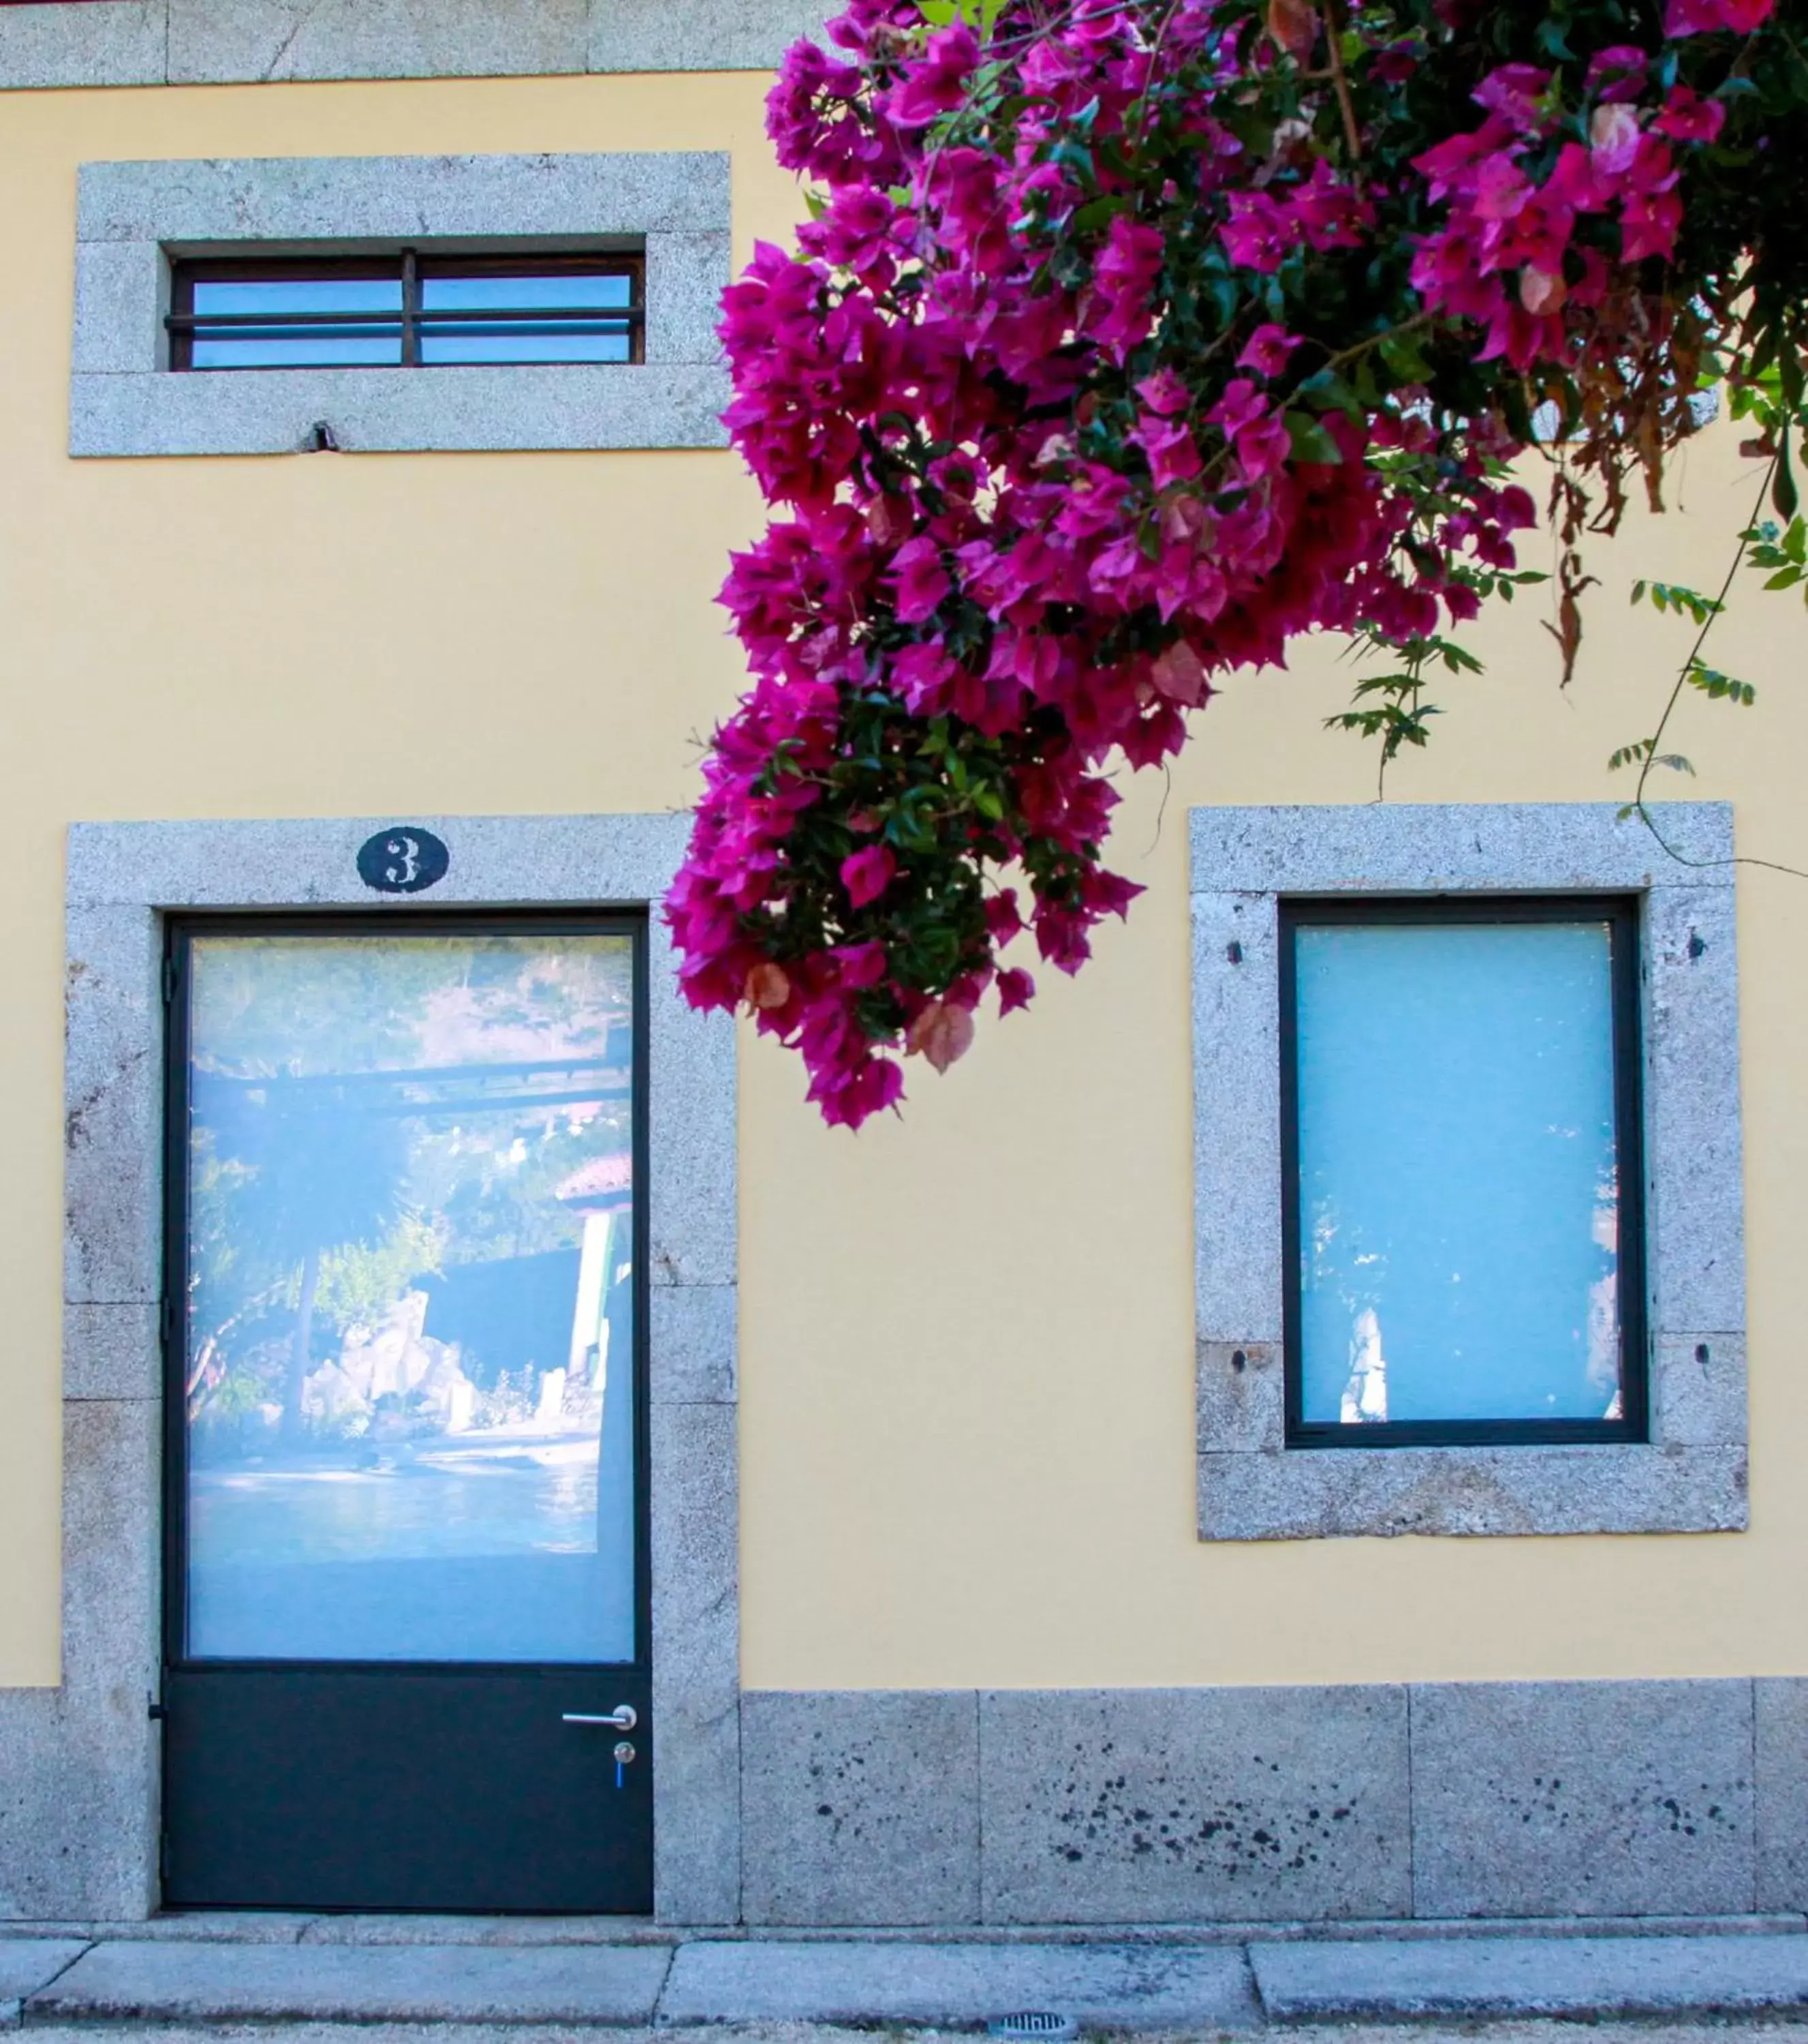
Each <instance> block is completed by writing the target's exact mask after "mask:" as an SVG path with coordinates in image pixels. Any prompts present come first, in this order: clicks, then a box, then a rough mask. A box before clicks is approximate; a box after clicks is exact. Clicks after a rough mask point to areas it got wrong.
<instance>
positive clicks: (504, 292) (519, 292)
mask: <svg viewBox="0 0 1808 2044" xmlns="http://www.w3.org/2000/svg"><path fill="white" fill-rule="evenodd" d="M632 292H633V284H632V280H631V279H629V278H628V277H626V276H613V277H597V276H584V275H551V276H543V277H509V276H488V277H485V276H477V277H449V276H440V277H436V276H425V277H423V278H422V279H421V280H420V309H421V315H422V317H421V324H420V359H421V361H422V362H423V363H426V364H432V363H454V362H627V361H628V360H630V359H631V350H632V338H631V333H630V331H629V328H628V323H627V321H626V320H625V318H623V317H620V315H621V314H624V313H626V312H627V310H628V307H629V305H631V302H632ZM458 313H464V314H468V315H470V317H466V318H463V319H457V320H448V319H447V317H445V316H446V315H447V314H458ZM497 313H524V314H526V315H528V317H527V318H526V319H515V320H509V319H504V318H497V317H494V316H495V315H496V314H497ZM486 314H487V315H489V317H487V318H486V317H485V315H486ZM612 314H613V315H616V317H611V315H612ZM561 315H562V317H561ZM524 328H526V329H527V330H525V331H524V330H523V329H524Z"/></svg>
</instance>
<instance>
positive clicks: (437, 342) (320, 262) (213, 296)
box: [165, 248, 646, 370]
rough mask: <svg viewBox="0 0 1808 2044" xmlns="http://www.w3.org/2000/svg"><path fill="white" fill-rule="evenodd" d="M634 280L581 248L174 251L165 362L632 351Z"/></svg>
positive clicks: (182, 366) (637, 291) (363, 360)
mask: <svg viewBox="0 0 1808 2044" xmlns="http://www.w3.org/2000/svg"><path fill="white" fill-rule="evenodd" d="M644 283H645V265H644V262H643V259H642V258H641V257H640V256H639V255H597V254H587V253H582V252H578V253H565V254H520V253H516V254H499V253H492V254H486V255H438V254H427V253H424V252H420V251H417V250H415V249H412V248H404V249H398V250H397V251H396V252H395V253H393V255H359V256H330V255H328V256H319V257H311V258H305V259H301V258H282V259H260V258H257V257H243V258H231V259H214V258H206V259H194V260H192V261H179V262H178V263H175V265H174V266H173V268H172V271H171V309H170V312H169V314H168V316H167V320H166V322H165V324H166V325H167V329H168V332H169V336H170V367H171V368H172V369H177V370H233V369H413V368H422V369H430V368H444V367H457V366H460V365H471V364H476V363H493V364H494V363H517V364H519V363H631V362H639V361H640V360H641V359H642V336H643V332H644V328H645V324H646V307H645V303H644Z"/></svg>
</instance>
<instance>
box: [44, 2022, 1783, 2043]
mask: <svg viewBox="0 0 1808 2044" xmlns="http://www.w3.org/2000/svg"><path fill="white" fill-rule="evenodd" d="M31 2030H32V2033H33V2034H32V2040H31V2044H94V2031H92V2030H91V2029H90V2028H88V2027H86V2026H82V2025H76V2026H63V2025H59V2024H52V2023H44V2024H36V2023H34V2024H33V2025H32V2026H31ZM874 2034H875V2033H874V2031H873V2030H872V2029H870V2028H867V2029H859V2030H852V2029H841V2028H837V2027H835V2026H834V2025H832V2024H829V2023H747V2024H736V2025H735V2026H733V2027H731V2028H728V2029H724V2028H721V2027H714V2026H712V2027H709V2028H708V2029H685V2028H678V2027H674V2028H660V2029H657V2030H648V2029H623V2030H612V2031H610V2032H609V2033H608V2044H729V2040H732V2044H873V2039H874ZM879 2034H881V2035H882V2036H883V2037H884V2038H886V2039H889V2040H892V2044H905V2040H907V2039H908V2040H915V2039H919V2038H920V2039H922V2040H923V2044H939V2040H940V2039H942V2038H946V2039H948V2040H949V2044H973V2038H972V2035H971V2033H969V2032H957V2031H943V2030H923V2029H914V2028H911V2027H908V2026H904V2025H888V2026H886V2027H885V2029H884V2030H883V2031H882V2032H881V2033H879ZM1168 2034H1170V2035H1172V2036H1174V2037H1176V2038H1180V2037H1185V2038H1188V2039H1189V2040H1190V2039H1198V2040H1200V2044H1215V2041H1216V2040H1218V2039H1220V2038H1222V2039H1224V2040H1225V2044H1249V2033H1248V2032H1247V2031H1244V2032H1242V2033H1235V2034H1233V2033H1230V2032H1226V2031H1208V2030H1188V2031H1173V2032H1170V2033H1168ZM1307 2034H1309V2036H1310V2038H1311V2044H1402V2033H1401V2031H1399V2029H1398V2028H1397V2027H1387V2026H1379V2027H1377V2026H1357V2027H1350V2026H1346V2025H1344V2024H1341V2023H1338V2024H1327V2025H1325V2026H1322V2027H1319V2026H1315V2027H1313V2029H1312V2030H1311V2031H1310V2032H1309V2033H1307ZM1407 2034H1408V2035H1409V2036H1410V2038H1411V2040H1412V2044H1443V2040H1445V2039H1447V2038H1449V2039H1461V2044H1808V2023H1761V2022H1734V2023H1590V2024H1588V2025H1587V2026H1586V2027H1579V2026H1578V2025H1576V2024H1575V2023H1464V2024H1462V2025H1461V2026H1459V2027H1452V2026H1449V2025H1445V2024H1433V2023H1426V2024H1423V2025H1419V2026H1416V2027H1415V2028H1413V2029H1412V2030H1411V2031H1410V2032H1408V2033H1407ZM346 2036H347V2033H346V2031H344V2029H343V2028H340V2027H335V2026H333V2025H331V2024H317V2023H281V2024H263V2025H258V2024H240V2023H229V2024H220V2023H207V2024H188V2025H182V2024H173V2025H167V2024H146V2023H122V2024H118V2025H116V2026H112V2027H109V2031H108V2033H107V2038H108V2044H346ZM21 2044H24V2041H23V2040H21ZM355 2044H597V2033H596V2032H595V2031H593V2030H588V2029H572V2028H560V2027H556V2026H547V2027H532V2028H521V2027H513V2026H509V2027H501V2026H497V2025H489V2026H486V2025H481V2024H451V2023H432V2024H421V2023H381V2024H373V2025H368V2026H362V2027H359V2030H358V2031H357V2033H356V2037H355Z"/></svg>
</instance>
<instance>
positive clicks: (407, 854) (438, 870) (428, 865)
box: [358, 824, 452, 894]
mask: <svg viewBox="0 0 1808 2044" xmlns="http://www.w3.org/2000/svg"><path fill="white" fill-rule="evenodd" d="M451 863H452V855H451V853H450V852H449V851H447V849H446V846H445V842H444V840H443V839H441V838H436V836H434V835H433V833H432V831H429V830H421V829H420V828H418V827H417V826H416V825H415V824H397V825H396V827H395V828H393V830H386V831H378V833H377V835H376V836H374V837H372V838H367V839H366V840H364V842H363V844H362V845H360V846H359V848H358V877H359V879H360V880H362V881H363V883H364V885H365V886H367V887H372V888H374V889H376V891H377V892H378V893H379V894H418V893H420V892H421V891H422V889H424V888H428V887H431V886H432V885H433V883H434V882H436V880H443V879H444V878H445V877H446V868H447V866H450V865H451Z"/></svg>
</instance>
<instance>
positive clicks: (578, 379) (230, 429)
mask: <svg viewBox="0 0 1808 2044" xmlns="http://www.w3.org/2000/svg"><path fill="white" fill-rule="evenodd" d="M730 205H731V201H730V164H729V158H728V156H727V153H726V152H722V151H711V150H674V151H671V152H632V153H630V152H622V153H617V154H598V155H589V154H584V155H563V156H555V155H546V156H367V157H358V156H338V157H268V158H239V159H194V160H189V161H182V160H173V161H153V162H139V163H132V162H118V163H84V164H83V166H82V167H81V171H80V173H79V187H78V200H77V208H76V248H75V327H74V339H73V346H72V350H71V375H70V399H69V451H70V454H71V455H72V456H74V457H76V458H78V459H85V458H94V457H101V458H121V457H136V456H164V455H269V454H283V453H292V452H297V451H303V450H305V449H309V448H319V447H321V446H323V445H331V446H333V447H335V448H341V449H344V450H345V451H348V452H370V453H437V452H470V453H494V452H506V451H597V450H605V449H620V448H637V449H639V448H724V447H726V446H727V444H728V443H727V432H726V429H725V428H724V426H723V424H722V413H723V411H724V409H725V407H726V405H727V401H728V395H729V388H728V372H727V367H726V365H725V363H724V361H723V359H722V355H721V349H720V344H718V342H717V340H716V332H715V328H716V319H717V317H718V305H719V302H720V296H721V292H722V288H723V286H724V285H725V284H726V283H727V280H728V277H729V274H730V263H731V240H730ZM403 248H415V249H416V250H418V251H419V252H420V253H421V254H422V255H466V254H474V253H477V252H482V253H484V254H486V255H505V256H516V255H519V256H532V255H545V254H549V253H551V252H555V251H557V252H565V253H570V252H578V251H585V250H588V251H592V252H596V253H598V254H609V253H613V254H621V255H639V256H641V257H643V259H644V264H645V305H646V323H645V327H644V343H643V349H642V356H643V359H641V360H640V361H639V362H635V363H507V364H467V363H460V364H455V365H445V366H439V367H426V368H420V367H415V368H408V369H403V368H337V369H292V368H291V369H262V370H240V371H235V372H234V374H233V375H232V376H231V377H230V378H225V377H207V376H199V375H171V374H170V373H169V367H170V352H169V336H168V332H167V328H166V327H165V325H164V321H165V319H166V317H167V315H168V313H169V311H170V296H171V265H172V263H174V262H178V261H191V260H205V259H209V258H219V259H244V258H252V257H263V258H269V259H273V260H274V259H287V258H295V257H313V258H321V257H327V256H342V257H355V256H358V255H377V254H384V255H386V254H390V253H392V252H400V251H401V249H403ZM323 425H324V427H326V428H328V432H327V434H326V435H325V436H322V435H321V433H320V432H319V431H318V428H320V427H321V426H323Z"/></svg>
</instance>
